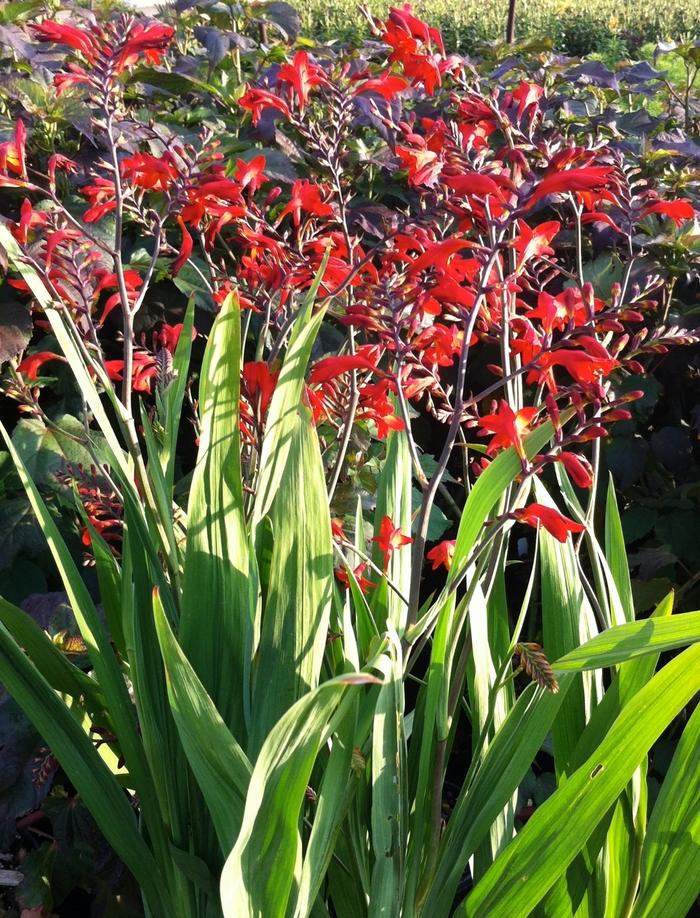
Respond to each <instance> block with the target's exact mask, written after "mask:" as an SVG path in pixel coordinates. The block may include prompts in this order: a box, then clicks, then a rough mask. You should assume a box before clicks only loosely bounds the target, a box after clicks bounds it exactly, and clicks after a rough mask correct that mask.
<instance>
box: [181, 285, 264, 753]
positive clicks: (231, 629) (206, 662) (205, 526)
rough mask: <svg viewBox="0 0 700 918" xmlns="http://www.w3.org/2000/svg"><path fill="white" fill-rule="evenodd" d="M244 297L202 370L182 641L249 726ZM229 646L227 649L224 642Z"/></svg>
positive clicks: (239, 725) (216, 331)
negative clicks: (241, 402)
mask: <svg viewBox="0 0 700 918" xmlns="http://www.w3.org/2000/svg"><path fill="white" fill-rule="evenodd" d="M240 336H241V330H240V312H239V308H238V300H237V298H236V297H235V296H234V295H230V296H229V297H227V299H226V301H225V302H224V305H223V306H222V309H221V312H220V313H219V315H218V316H217V318H216V321H215V322H214V326H213V328H212V331H211V334H210V337H209V342H208V344H207V349H206V352H205V356H204V363H203V365H202V371H201V376H200V397H199V402H200V405H201V430H200V438H199V452H198V455H197V465H196V467H195V470H194V476H193V478H192V487H191V490H190V497H189V503H188V507H187V547H186V552H185V567H184V571H185V575H184V583H183V596H182V613H181V618H180V630H179V635H178V637H179V641H180V644H181V646H182V648H183V651H184V653H185V656H186V657H187V658H188V659H189V661H190V662H191V663H192V666H193V667H194V669H195V672H196V673H197V675H198V676H199V678H200V679H201V681H202V684H203V685H204V687H205V689H206V691H207V693H208V694H209V695H210V696H211V698H212V700H213V701H214V704H215V705H216V707H217V709H218V710H219V712H220V714H221V716H222V717H223V719H224V722H225V723H226V724H227V726H228V727H229V729H230V730H231V731H232V732H233V733H234V735H236V736H239V737H240V736H242V735H243V734H244V732H245V728H244V708H245V703H246V702H245V697H246V695H247V692H248V688H247V685H246V673H247V665H248V664H247V660H248V658H249V653H250V646H251V641H252V627H253V610H254V608H255V592H256V589H257V587H256V576H255V567H254V558H253V557H252V553H251V552H250V550H249V542H248V534H247V529H246V521H245V516H244V510H243V482H242V476H241V452H240V436H239V397H240V395H239V390H240V362H241V356H240V355H241V340H240ZM223 647H225V648H226V653H222V648H223Z"/></svg>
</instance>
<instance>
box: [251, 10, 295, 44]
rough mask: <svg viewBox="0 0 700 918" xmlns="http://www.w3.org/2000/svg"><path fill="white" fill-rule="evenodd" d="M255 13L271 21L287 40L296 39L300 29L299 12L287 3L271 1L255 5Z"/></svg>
mask: <svg viewBox="0 0 700 918" xmlns="http://www.w3.org/2000/svg"><path fill="white" fill-rule="evenodd" d="M255 11H256V14H257V15H260V14H262V18H263V19H264V20H266V21H267V22H271V23H273V24H274V25H275V26H277V28H278V29H279V30H280V32H281V33H282V34H283V35H284V37H285V38H286V39H287V41H289V42H293V41H296V40H297V38H298V37H299V32H300V31H301V20H300V18H299V13H297V11H296V10H295V9H294V7H293V6H290V4H289V3H283V2H273V3H265V4H264V5H262V6H258V7H256V10H255Z"/></svg>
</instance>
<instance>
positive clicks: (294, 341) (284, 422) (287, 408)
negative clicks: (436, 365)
mask: <svg viewBox="0 0 700 918" xmlns="http://www.w3.org/2000/svg"><path fill="white" fill-rule="evenodd" d="M322 267H323V266H322ZM318 279H319V276H318V275H317V278H316V280H318ZM314 293H315V291H314ZM324 315H325V309H321V310H320V311H319V312H318V313H316V315H315V316H313V317H312V316H311V300H310V299H308V300H307V306H306V307H305V308H304V309H302V311H301V312H300V314H299V316H298V317H297V320H296V322H295V323H294V328H293V329H292V338H291V341H290V344H289V348H288V349H287V353H286V355H285V358H284V363H283V364H282V369H281V371H280V375H279V378H278V380H277V385H276V386H275V391H274V394H273V396H272V400H271V402H270V407H269V409H268V413H267V422H266V427H265V437H264V439H263V445H262V449H261V452H260V470H259V472H258V481H257V490H256V496H255V504H254V506H253V515H252V520H251V526H252V529H253V532H255V530H256V529H257V527H258V525H259V524H260V521H261V520H262V519H263V518H264V517H265V516H267V515H268V513H269V512H270V508H271V507H272V502H273V500H274V498H275V495H276V493H277V491H278V489H279V487H280V485H281V482H282V478H283V475H284V469H285V466H286V464H287V457H288V455H289V451H290V449H291V444H292V433H293V431H294V428H295V427H296V424H297V412H298V410H299V405H300V403H301V394H302V391H303V388H304V374H305V373H306V367H307V365H308V362H309V358H310V356H311V348H312V346H313V343H314V341H315V340H316V336H317V335H318V330H319V328H320V327H321V322H322V321H323V317H324Z"/></svg>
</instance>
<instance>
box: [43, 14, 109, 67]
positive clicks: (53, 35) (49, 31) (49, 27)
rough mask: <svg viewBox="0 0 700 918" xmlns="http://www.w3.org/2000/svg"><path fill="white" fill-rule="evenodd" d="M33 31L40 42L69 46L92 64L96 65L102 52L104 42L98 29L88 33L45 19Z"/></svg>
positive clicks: (84, 30) (85, 30)
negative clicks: (99, 35) (99, 36)
mask: <svg viewBox="0 0 700 918" xmlns="http://www.w3.org/2000/svg"><path fill="white" fill-rule="evenodd" d="M32 31H33V32H34V35H35V37H36V38H38V39H39V41H47V42H48V41H50V42H54V43H55V44H59V45H68V47H69V48H73V50H74V51H80V53H81V54H82V55H83V56H84V57H85V58H86V59H87V60H88V62H89V63H90V64H95V63H96V61H97V58H98V56H99V54H100V52H101V51H102V42H101V41H100V40H99V38H98V34H99V33H98V32H97V30H96V29H94V30H90V31H88V30H87V29H79V28H77V27H76V26H71V25H66V24H65V23H62V22H56V21H55V20H53V19H45V20H44V21H43V22H42V23H41V24H40V25H35V26H32Z"/></svg>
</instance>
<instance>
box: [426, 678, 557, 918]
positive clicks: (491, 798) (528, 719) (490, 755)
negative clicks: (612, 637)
mask: <svg viewBox="0 0 700 918" xmlns="http://www.w3.org/2000/svg"><path fill="white" fill-rule="evenodd" d="M574 679H575V677H574V675H573V674H570V673H565V674H564V675H563V677H562V678H561V679H560V680H559V692H558V693H557V694H552V693H551V692H547V691H545V690H544V689H542V688H539V687H538V686H535V685H530V686H528V687H527V688H526V689H525V691H524V692H523V693H522V694H521V695H520V697H519V698H518V700H517V701H516V703H515V704H514V706H513V707H512V708H511V709H510V711H509V712H508V715H507V716H506V719H505V721H504V722H503V724H502V726H501V728H500V730H498V732H497V733H496V735H495V737H494V739H493V741H492V743H491V745H490V746H489V748H488V750H487V752H486V755H485V756H484V759H483V762H482V763H481V765H480V767H479V768H478V770H477V771H476V774H475V775H474V777H473V779H472V780H471V781H470V782H469V783H465V785H464V786H463V787H462V790H461V791H460V794H459V798H458V800H457V803H456V805H455V808H454V810H453V812H452V815H451V816H450V820H449V822H448V824H447V829H446V830H445V832H444V833H443V836H442V838H441V840H440V855H439V861H438V864H437V868H436V870H435V874H434V876H433V878H432V881H431V883H430V887H429V889H428V892H427V896H426V899H425V904H424V906H423V912H422V914H424V915H425V916H426V918H427V916H432V915H447V914H449V912H450V907H451V905H452V901H453V899H454V895H455V891H456V889H457V884H458V883H459V880H460V878H461V876H462V874H463V873H464V869H465V867H466V865H467V863H468V861H469V858H470V857H471V855H472V854H473V853H474V851H475V850H476V848H477V846H478V845H479V844H480V843H481V841H482V840H483V839H484V838H485V837H486V836H487V834H488V832H489V830H490V828H491V825H492V823H493V820H494V819H495V818H496V817H497V816H498V814H499V813H500V812H501V811H502V810H503V807H504V806H505V805H506V803H507V801H508V800H509V799H510V797H511V796H512V794H513V792H514V791H515V790H516V789H517V787H518V785H519V784H520V782H521V781H522V779H523V778H524V777H525V775H526V774H527V772H528V769H529V768H530V766H531V764H532V760H533V759H534V757H535V756H536V755H537V753H538V751H539V750H540V748H541V746H542V743H543V742H544V739H545V737H546V735H547V733H548V732H549V730H550V728H551V726H552V722H553V721H554V718H555V717H556V715H557V713H558V712H559V709H560V707H561V704H562V701H563V700H564V699H565V697H566V694H567V692H568V691H569V690H570V688H571V686H572V684H573V682H574ZM507 850H508V849H506V851H507ZM504 914H509V913H504Z"/></svg>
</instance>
